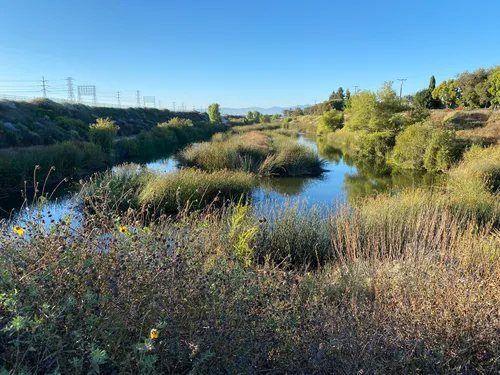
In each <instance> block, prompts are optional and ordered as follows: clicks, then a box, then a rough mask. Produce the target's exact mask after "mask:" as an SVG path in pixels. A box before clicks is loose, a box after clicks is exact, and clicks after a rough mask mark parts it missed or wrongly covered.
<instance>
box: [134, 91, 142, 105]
mask: <svg viewBox="0 0 500 375" xmlns="http://www.w3.org/2000/svg"><path fill="white" fill-rule="evenodd" d="M135 93H136V94H137V107H140V106H141V92H140V91H139V90H137V91H136V92H135Z"/></svg>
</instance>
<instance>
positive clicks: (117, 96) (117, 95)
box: [116, 91, 122, 108]
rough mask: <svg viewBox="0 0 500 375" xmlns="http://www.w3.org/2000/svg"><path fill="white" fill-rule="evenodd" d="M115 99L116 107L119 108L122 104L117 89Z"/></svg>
mask: <svg viewBox="0 0 500 375" xmlns="http://www.w3.org/2000/svg"><path fill="white" fill-rule="evenodd" d="M116 99H117V100H118V108H121V107H122V104H121V102H120V91H117V92H116Z"/></svg>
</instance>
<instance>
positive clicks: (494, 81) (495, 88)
mask: <svg viewBox="0 0 500 375" xmlns="http://www.w3.org/2000/svg"><path fill="white" fill-rule="evenodd" d="M488 82H489V83H490V88H489V89H488V92H489V93H490V94H491V97H492V98H491V102H492V103H493V104H495V105H500V66H497V67H496V68H495V69H494V70H493V72H491V74H490V76H489V78H488Z"/></svg>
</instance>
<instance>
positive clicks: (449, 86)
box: [432, 79, 460, 108]
mask: <svg viewBox="0 0 500 375" xmlns="http://www.w3.org/2000/svg"><path fill="white" fill-rule="evenodd" d="M432 97H433V98H434V99H441V100H442V101H443V103H444V104H445V105H446V106H447V107H450V108H453V107H455V106H456V105H457V101H458V100H459V99H460V93H459V90H458V83H457V81H456V80H454V79H449V80H448V81H443V82H441V83H440V85H439V86H438V87H436V88H435V89H434V90H433V91H432Z"/></svg>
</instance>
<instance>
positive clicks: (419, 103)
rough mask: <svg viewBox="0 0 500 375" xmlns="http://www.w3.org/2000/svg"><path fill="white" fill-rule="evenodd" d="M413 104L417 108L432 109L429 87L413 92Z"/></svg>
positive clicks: (432, 102) (432, 101)
mask: <svg viewBox="0 0 500 375" xmlns="http://www.w3.org/2000/svg"><path fill="white" fill-rule="evenodd" d="M413 102H414V105H415V107H417V108H424V109H432V108H433V107H434V105H433V104H434V99H433V98H432V91H431V90H430V89H424V90H420V91H418V92H417V93H415V97H414V99H413Z"/></svg>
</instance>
